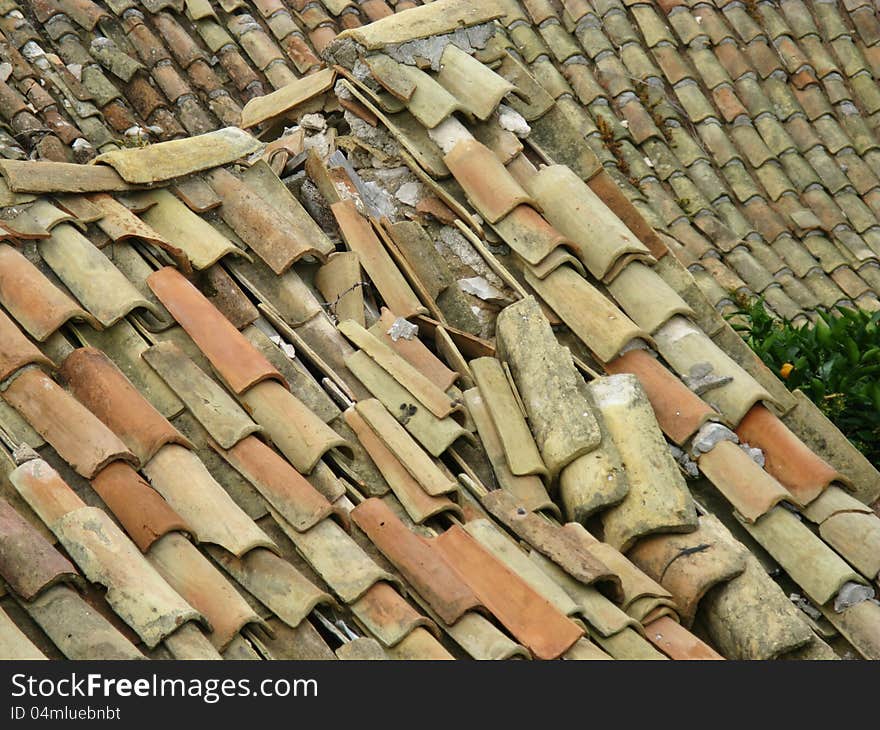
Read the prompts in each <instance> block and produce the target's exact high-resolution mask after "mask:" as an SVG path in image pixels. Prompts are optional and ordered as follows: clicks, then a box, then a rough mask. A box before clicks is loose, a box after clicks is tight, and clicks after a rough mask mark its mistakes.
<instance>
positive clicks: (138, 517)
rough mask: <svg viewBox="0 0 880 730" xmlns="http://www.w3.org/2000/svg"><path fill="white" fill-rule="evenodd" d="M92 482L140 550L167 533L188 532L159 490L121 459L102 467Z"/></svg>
mask: <svg viewBox="0 0 880 730" xmlns="http://www.w3.org/2000/svg"><path fill="white" fill-rule="evenodd" d="M91 485H92V487H93V488H94V490H95V491H96V492H97V493H98V494H99V495H100V497H101V499H102V500H104V503H105V504H106V505H107V507H108V508H109V509H110V511H111V512H112V513H113V515H114V517H116V519H117V520H119V522H120V523H121V524H122V526H123V527H124V528H125V531H126V532H127V533H128V535H129V537H131V539H132V541H133V542H134V543H135V545H137V546H138V547H139V548H140V549H141V552H143V553H146V552H148V551H149V550H150V547H151V546H152V545H153V543H155V542H156V540H158V539H159V538H161V537H163V536H164V535H167V534H168V533H169V532H190V531H191V530H190V528H189V526H188V525H187V524H186V522H184V520H183V519H182V518H181V517H180V515H178V514H177V513H176V512H175V511H174V510H173V509H172V508H171V507H170V506H169V505H168V503H167V502H166V501H165V500H164V499H162V497H160V496H159V493H158V492H156V491H155V490H154V489H152V488H151V487H150V485H149V484H147V482H146V481H145V480H144V479H143V478H142V477H141V476H140V475H139V474H138V473H137V472H136V471H135V470H134V469H133V468H132V467H131V466H129V465H128V464H126V463H124V462H121V461H116V462H113V463H112V464H108V465H107V466H105V467H104V468H103V469H101V471H100V472H98V473H97V474H96V475H95V476H94V477H93V478H92V480H91Z"/></svg>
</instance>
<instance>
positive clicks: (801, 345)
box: [728, 299, 880, 464]
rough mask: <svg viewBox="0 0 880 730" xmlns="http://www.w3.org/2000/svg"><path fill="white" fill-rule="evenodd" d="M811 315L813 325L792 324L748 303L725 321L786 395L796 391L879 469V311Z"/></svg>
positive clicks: (757, 303) (760, 301)
mask: <svg viewBox="0 0 880 730" xmlns="http://www.w3.org/2000/svg"><path fill="white" fill-rule="evenodd" d="M816 314H817V319H816V322H815V324H812V325H811V324H809V323H804V324H800V325H798V324H793V323H792V322H790V321H788V320H785V319H782V320H780V319H777V318H775V317H773V316H771V315H770V314H769V312H768V311H767V309H766V308H765V307H764V301H763V299H753V300H751V301H747V302H741V303H740V309H739V310H738V311H736V312H733V313H732V314H731V315H729V316H728V320H730V322H731V326H732V327H733V328H734V329H735V330H737V331H738V332H739V334H740V336H741V337H742V338H743V339H744V340H745V341H746V342H747V343H748V345H749V347H751V348H752V350H754V352H755V353H756V354H757V355H758V357H760V358H761V360H763V361H764V363H765V364H766V365H767V366H768V367H769V368H770V369H771V370H773V372H774V373H776V374H777V375H778V376H779V377H780V378H781V379H782V381H783V382H784V383H785V384H786V386H787V387H788V388H789V390H795V389H800V390H801V391H802V392H803V393H804V394H805V395H806V396H807V397H808V398H810V400H812V401H813V402H814V403H815V404H816V405H817V406H819V408H820V409H821V411H822V412H823V413H824V414H825V415H826V416H828V418H829V419H830V420H831V421H832V422H833V423H834V424H835V425H836V426H837V427H838V428H839V429H840V430H841V431H842V432H843V433H844V434H845V435H846V436H847V438H849V440H850V441H851V442H852V443H853V444H854V445H855V446H856V448H858V449H859V450H860V451H861V452H862V453H863V454H864V455H865V456H866V457H867V458H868V459H869V460H870V461H871V462H872V463H874V464H880V312H867V311H864V310H860V309H848V308H843V307H838V308H836V309H834V310H833V311H831V312H817V313H816Z"/></svg>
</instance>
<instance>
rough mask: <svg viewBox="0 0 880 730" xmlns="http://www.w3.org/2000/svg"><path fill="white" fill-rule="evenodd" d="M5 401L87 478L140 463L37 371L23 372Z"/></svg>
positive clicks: (79, 405)
mask: <svg viewBox="0 0 880 730" xmlns="http://www.w3.org/2000/svg"><path fill="white" fill-rule="evenodd" d="M3 397H4V399H5V400H6V402H7V403H9V404H10V405H11V406H13V407H14V408H15V409H16V410H17V411H18V412H19V413H21V415H22V416H24V418H25V419H26V420H27V421H28V422H29V423H30V424H31V425H32V426H33V427H34V429H36V431H37V432H38V433H39V434H40V435H41V436H42V437H43V438H45V439H46V441H48V442H49V443H50V444H52V446H53V447H54V448H55V450H56V451H57V452H58V453H59V454H61V456H62V457H64V458H65V460H66V461H68V463H70V464H71V466H73V468H74V469H75V470H76V471H77V472H78V473H79V474H81V475H82V476H84V477H86V478H90V477H93V476H94V475H95V474H97V473H98V472H99V471H100V470H101V469H102V468H103V467H104V466H106V465H107V464H109V463H110V462H112V461H116V460H118V459H121V460H123V461H128V462H130V463H136V459H137V457H135V456H134V454H132V453H131V452H130V451H129V450H128V449H127V448H126V446H125V444H124V443H123V442H122V441H120V440H119V438H117V437H116V436H115V435H114V434H113V433H112V432H111V431H110V430H109V429H108V428H107V427H106V426H104V424H103V423H101V422H100V421H99V420H98V419H97V418H96V417H95V416H94V415H92V413H91V412H90V411H88V410H86V408H85V407H84V406H83V405H81V404H80V403H79V402H77V401H76V400H75V399H74V398H73V396H71V395H69V394H68V393H67V392H66V391H64V390H63V389H62V388H61V387H60V386H58V385H57V384H56V383H55V382H54V381H53V380H52V379H51V378H50V377H49V376H48V375H46V374H45V373H43V372H41V371H40V370H38V369H36V368H31V369H28V370H24V371H22V372H21V374H20V375H19V376H18V377H16V378H15V379H14V380H13V381H12V382H11V383H10V385H9V387H8V388H7V389H6V390H5V391H4V392H3Z"/></svg>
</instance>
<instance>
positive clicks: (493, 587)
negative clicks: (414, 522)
mask: <svg viewBox="0 0 880 730" xmlns="http://www.w3.org/2000/svg"><path fill="white" fill-rule="evenodd" d="M432 549H434V550H437V551H438V552H439V553H440V555H441V556H442V558H443V560H445V561H447V562H448V563H449V564H450V565H451V566H452V567H453V569H454V570H455V571H456V572H458V573H459V574H460V575H461V576H462V577H463V579H464V580H465V582H466V583H467V584H468V585H469V586H470V587H471V589H472V590H473V591H474V593H475V594H476V595H477V597H478V598H479V599H480V601H481V602H482V603H483V605H485V606H486V607H487V608H488V609H489V610H490V611H491V612H492V613H493V614H494V615H495V617H496V618H497V619H498V620H499V621H500V622H501V623H502V624H503V625H504V626H505V627H507V628H508V629H509V630H510V631H511V632H512V633H513V634H514V636H516V638H517V639H518V640H519V641H521V642H522V643H523V645H524V646H526V647H527V648H528V649H529V650H530V651H531V652H532V653H533V654H534V655H535V656H536V657H538V658H540V659H555V658H557V657H558V656H559V655H560V654H562V653H563V652H564V651H565V650H566V649H568V648H570V647H571V645H572V644H574V642H575V641H577V639H578V638H579V637H580V636H581V635H582V633H583V632H582V630H581V629H579V628H578V626H577V624H575V623H573V622H572V621H570V620H569V619H567V618H566V617H565V616H564V615H563V614H562V613H560V612H559V611H558V610H556V609H555V608H554V607H553V606H552V605H551V604H550V602H549V601H547V599H546V598H544V597H542V596H541V595H540V594H539V593H537V592H536V591H535V590H534V589H533V588H532V587H531V586H530V585H529V584H528V583H526V582H525V581H524V580H522V578H519V576H517V575H516V574H515V573H514V572H513V571H511V570H510V569H509V568H508V567H506V566H505V565H504V564H503V563H502V562H500V561H499V560H498V559H497V558H495V557H493V556H492V555H491V554H490V553H489V552H488V551H486V550H485V549H484V548H482V547H481V546H480V544H479V543H478V542H477V541H476V540H474V538H472V537H471V536H470V535H468V534H467V532H465V531H464V529H462V528H461V527H459V526H457V525H456V526H454V527H452V528H451V529H449V530H447V531H446V532H444V533H443V534H442V535H440V536H439V537H438V538H436V539H435V541H434V542H433V543H432Z"/></svg>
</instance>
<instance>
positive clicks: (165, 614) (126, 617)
mask: <svg viewBox="0 0 880 730" xmlns="http://www.w3.org/2000/svg"><path fill="white" fill-rule="evenodd" d="M51 527H52V531H53V532H54V533H55V534H56V536H57V537H58V541H59V542H60V543H61V544H62V545H63V546H64V547H65V549H66V550H67V552H68V553H69V554H70V556H71V557H72V558H73V559H74V560H75V561H76V563H77V565H79V567H80V569H81V570H82V571H83V573H84V574H85V575H86V577H88V578H89V580H92V581H94V582H97V583H100V584H102V585H105V586H107V592H106V594H105V597H106V599H107V602H108V603H109V604H110V605H111V606H112V607H113V610H114V611H115V612H116V613H117V614H118V615H119V616H120V618H122V620H123V621H125V622H126V623H127V624H128V625H129V626H131V628H133V629H134V630H135V632H136V633H137V634H138V636H140V638H141V639H142V640H143V641H144V643H145V644H146V645H147V646H148V647H150V648H154V647H155V646H156V645H157V644H158V643H159V642H160V641H161V640H162V639H164V638H165V637H166V636H168V635H169V634H171V633H172V632H174V631H175V630H176V629H178V628H179V627H180V626H181V625H182V624H184V623H186V622H187V621H193V620H195V621H200V620H202V617H201V615H200V614H199V613H198V612H197V611H196V610H195V609H194V608H193V607H192V606H190V605H189V604H188V603H186V602H185V601H184V600H183V599H182V598H181V597H180V596H179V595H178V594H177V593H176V592H175V591H174V590H173V589H172V588H171V587H170V586H169V585H168V584H167V583H166V582H165V581H164V580H163V579H162V577H161V576H160V575H159V574H158V573H157V572H156V570H155V569H154V568H153V567H152V566H151V565H150V563H148V562H147V560H146V559H145V558H144V557H143V556H142V555H141V553H140V552H138V551H137V549H136V548H135V546H134V545H133V544H132V543H131V542H130V541H129V539H128V537H126V536H125V534H124V533H123V532H122V531H121V530H120V529H119V528H118V527H117V526H116V524H115V523H114V522H113V521H112V520H111V519H110V518H109V517H108V516H107V515H106V513H104V512H102V511H101V510H99V509H97V508H95V507H81V508H80V509H78V510H74V511H72V512H68V513H67V514H66V515H64V516H63V517H62V518H61V519H60V520H58V521H57V522H56V523H55V524H54V525H52V526H51Z"/></svg>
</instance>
